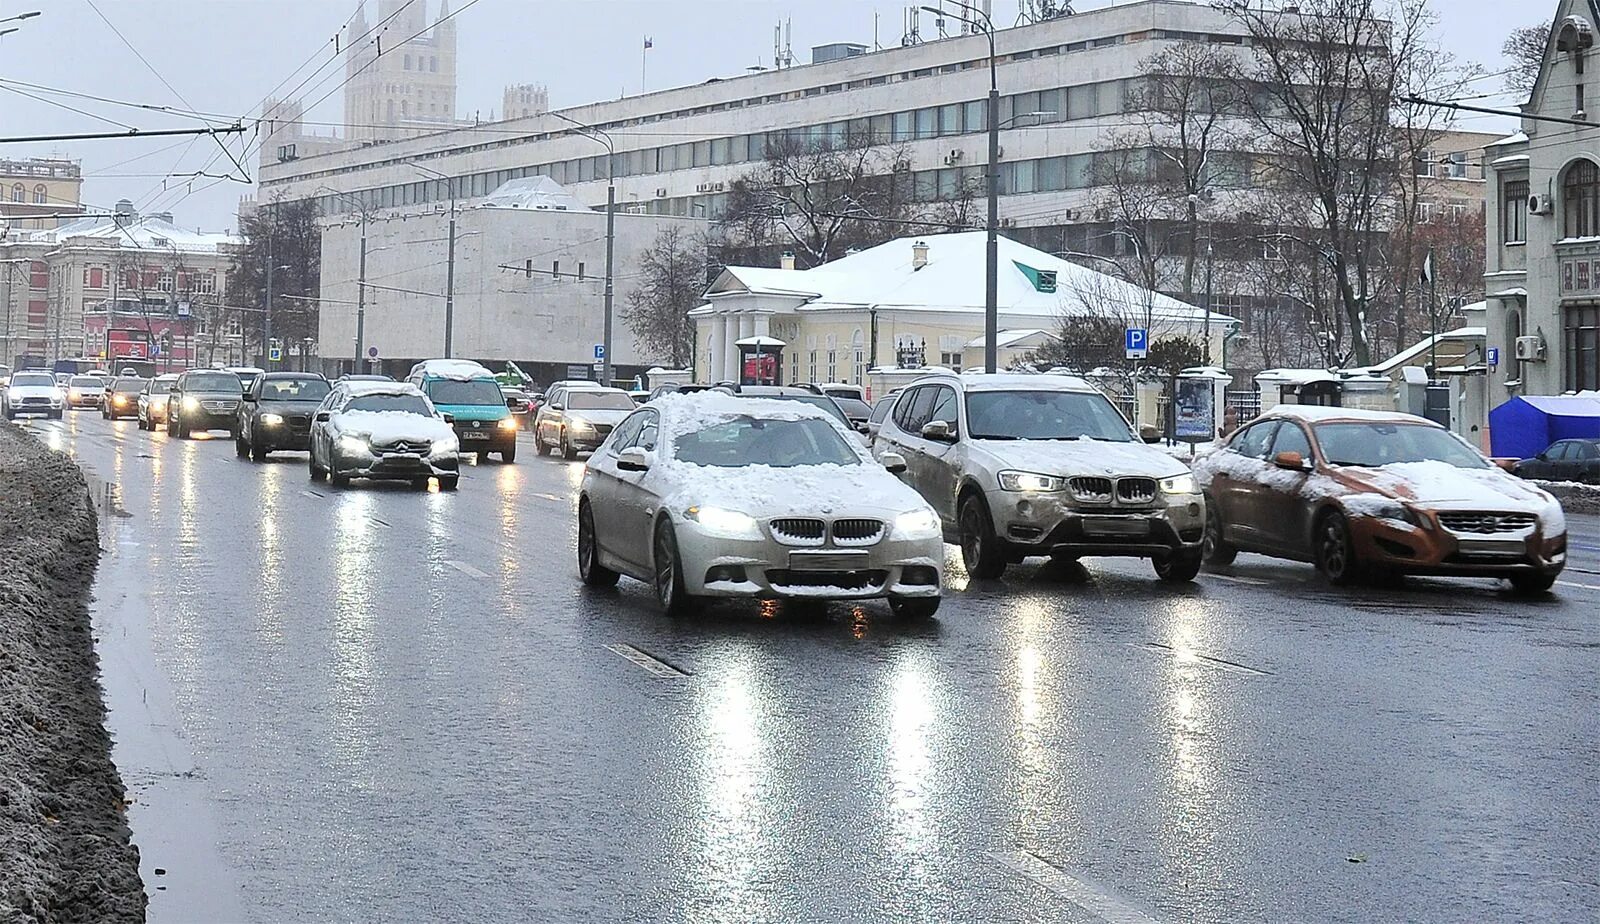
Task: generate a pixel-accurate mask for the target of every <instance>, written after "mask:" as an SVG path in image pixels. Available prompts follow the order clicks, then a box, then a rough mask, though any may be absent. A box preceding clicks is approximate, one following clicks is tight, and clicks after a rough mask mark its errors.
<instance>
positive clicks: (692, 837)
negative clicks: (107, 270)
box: [28, 415, 1600, 922]
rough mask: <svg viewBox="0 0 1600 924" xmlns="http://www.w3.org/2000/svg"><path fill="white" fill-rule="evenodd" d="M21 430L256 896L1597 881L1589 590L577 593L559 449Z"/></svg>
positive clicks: (815, 896) (1119, 566)
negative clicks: (392, 450) (514, 461)
mask: <svg viewBox="0 0 1600 924" xmlns="http://www.w3.org/2000/svg"><path fill="white" fill-rule="evenodd" d="M28 426H29V427H30V429H32V430H34V431H35V432H37V433H39V434H40V435H41V438H42V439H44V440H45V441H46V443H47V444H51V445H57V446H59V448H62V449H65V450H68V451H72V452H75V453H76V454H77V455H78V456H79V458H80V459H81V460H82V461H83V462H84V463H85V464H86V466H87V467H88V468H89V470H90V472H91V474H92V475H93V476H94V477H96V478H97V479H101V480H103V481H105V482H107V483H108V484H109V485H111V487H112V489H114V494H115V496H117V497H118V498H120V503H121V505H122V507H123V508H125V509H126V511H127V513H128V514H129V516H128V518H127V519H125V520H119V522H118V525H117V529H116V531H115V532H114V533H110V534H108V535H109V536H110V538H109V539H108V540H106V541H107V542H108V545H109V547H108V550H107V555H106V558H105V560H104V561H103V563H102V568H101V573H100V585H99V587H98V588H97V589H98V590H99V592H100V596H101V597H102V599H108V600H114V599H117V598H118V596H119V595H120V594H123V593H131V594H134V595H138V596H140V597H142V598H143V600H144V602H145V603H146V605H147V607H148V610H149V612H150V614H151V636H152V639H153V643H154V646H155V649H156V650H155V655H154V657H155V662H156V664H157V665H158V666H159V668H160V672H161V673H162V674H163V675H164V676H165V677H166V679H167V681H168V682H169V683H170V684H171V688H172V698H173V700H174V702H175V704H176V707H175V708H176V709H177V712H178V716H177V719H178V721H179V722H180V723H181V725H182V732H183V735H184V736H185V737H186V739H187V741H188V743H189V744H190V745H191V746H192V747H193V749H194V752H195V754H194V756H195V758H196V761H197V764H198V766H199V767H200V768H201V769H202V772H203V775H204V780H205V784H206V791H207V792H208V794H209V797H210V799H212V800H213V801H214V809H215V812H216V815H217V819H218V828H219V841H220V843H219V847H220V850H221V853H222V857H223V859H224V860H225V861H226V862H227V863H228V865H230V866H231V867H232V868H233V869H234V870H235V871H236V872H237V876H238V880H239V888H240V891H241V896H240V897H241V901H242V904H243V905H244V907H246V908H248V909H250V910H251V913H252V915H253V919H254V920H256V921H263V922H266V921H279V920H327V921H334V920H421V919H455V920H537V921H573V920H584V921H641V920H650V921H696V922H699V921H728V922H746V921H813V920H814V921H830V922H831V921H857V920H862V921H867V920H885V921H930V920H951V921H976V920H993V921H1008V922H1009V921H1068V922H1073V921H1094V920H1101V919H1105V918H1106V917H1108V915H1107V913H1106V912H1105V909H1107V908H1112V909H1124V910H1125V911H1126V912H1127V914H1128V915H1130V917H1129V919H1130V920H1131V919H1138V918H1135V917H1131V916H1134V915H1143V916H1144V917H1145V918H1146V919H1151V920H1161V921H1218V922H1221V921H1229V922H1232V921H1284V920H1402V919H1404V920H1491V919H1494V920H1502V919H1528V920H1535V919H1537V920H1578V919H1593V918H1594V917H1595V916H1596V914H1597V912H1600V883H1597V881H1596V876H1595V873H1594V866H1593V857H1592V849H1593V845H1594V844H1595V843H1597V842H1600V821H1597V818H1600V812H1597V808H1600V769H1597V765H1600V762H1597V761H1595V759H1594V757H1595V753H1594V742H1595V741H1596V740H1600V739H1597V732H1600V701H1597V700H1600V683H1597V680H1600V666H1597V662H1596V658H1595V652H1596V651H1597V650H1600V630H1597V629H1596V627H1595V620H1594V613H1595V612H1596V607H1597V605H1600V591H1597V590H1590V589H1586V588H1583V587H1571V586H1568V587H1562V588H1560V592H1559V593H1558V595H1557V596H1556V597H1554V598H1551V599H1549V600H1544V601H1533V602H1525V601H1517V600H1514V599H1512V598H1510V597H1508V596H1506V595H1504V594H1503V593H1501V592H1499V591H1497V590H1496V589H1494V588H1493V586H1492V585H1490V584H1489V583H1488V582H1481V581H1480V582H1441V581H1412V582H1411V583H1410V584H1409V585H1408V587H1407V588H1406V589H1403V590H1399V591H1388V592H1382V593H1381V594H1380V593H1379V592H1376V591H1367V592H1365V593H1364V594H1361V593H1343V592H1334V591H1331V590H1329V589H1327V588H1325V587H1322V586H1320V585H1318V584H1316V583H1315V582H1313V581H1311V580H1310V572H1309V570H1308V569H1306V568H1304V567H1301V566H1297V565H1287V564H1279V563H1272V562H1268V561H1266V560H1264V559H1259V558H1253V557H1250V556H1246V557H1245V558H1243V559H1241V563H1240V564H1239V565H1238V566H1236V568H1235V569H1234V571H1233V575H1234V577H1236V578H1238V579H1239V580H1226V579H1222V578H1216V577H1207V578H1202V582H1201V583H1200V584H1199V585H1198V586H1197V587H1195V588H1193V589H1189V590H1185V591H1178V592H1174V591H1172V590H1171V589H1169V588H1166V587H1163V586H1161V585H1159V584H1158V583H1157V582H1155V581H1154V580H1153V579H1151V578H1150V577H1149V576H1148V566H1146V565H1144V564H1142V563H1137V562H1129V563H1102V562H1094V563H1091V564H1090V566H1089V568H1088V570H1087V572H1082V571H1077V570H1075V569H1069V568H1060V567H1031V566H1030V567H1020V568H1017V569H1014V571H1013V573H1012V574H1011V575H1010V576H1008V578H1007V579H1006V580H1005V581H1004V582H1003V583H1000V584H981V583H975V584H972V585H971V586H968V585H967V582H966V578H965V575H963V574H961V573H960V568H959V564H953V567H952V573H951V576H950V580H949V582H948V587H949V596H948V597H947V600H946V605H945V608H944V609H943V610H942V611H941V613H940V618H939V619H938V620H937V621H936V622H933V623H929V624H925V625H907V624H900V623H897V622H896V621H894V620H892V619H891V618H890V617H889V616H888V614H887V611H886V610H885V608H883V607H882V606H881V605H876V604H873V605H867V606H862V607H843V606H835V607H833V608H832V609H831V610H830V611H829V613H828V615H827V616H826V617H823V618H815V617H800V616H798V615H796V614H794V613H789V612H785V611H784V610H783V609H782V608H781V607H765V608H762V607H755V606H734V605H721V606H716V607H713V608H711V609H710V610H708V611H707V612H706V613H704V614H703V615H701V616H699V617H697V618H694V619H688V620H683V621H681V622H671V621H668V620H666V619H665V618H663V617H661V616H659V615H658V614H657V613H656V612H655V610H654V608H653V606H652V605H651V602H650V598H649V595H648V593H647V592H646V591H645V590H644V589H643V588H642V587H641V586H639V585H637V584H631V583H630V582H627V581H624V582H623V584H622V585H621V586H620V587H619V588H618V589H616V590H615V591H608V592H600V593H592V592H585V591H584V590H583V589H582V588H581V586H580V585H579V584H578V581H577V578H576V575H575V569H574V567H573V563H572V551H571V549H572V546H573V535H574V527H573V516H572V502H571V498H572V496H573V491H574V488H575V486H576V484H577V480H578V477H579V472H580V468H579V466H578V465H574V464H569V463H563V462H558V461H552V460H544V459H539V458H536V457H534V456H533V455H532V453H531V452H530V453H527V458H526V459H525V461H524V462H523V463H522V464H519V465H515V466H504V465H499V464H488V465H484V466H481V467H469V468H468V469H467V470H466V474H465V477H464V478H463V481H462V484H461V488H460V490H459V491H458V492H455V493H438V492H429V493H422V492H416V491H413V490H410V489H407V488H395V487H389V486H375V487H370V488H369V487H360V486H358V487H356V488H351V489H337V488H333V487H332V486H330V485H328V484H326V483H323V482H318V483H313V482H311V481H309V479H308V478H307V473H306V465H305V460H304V456H303V455H294V454H288V455H283V456H275V457H274V458H273V460H272V461H271V462H269V463H267V464H262V465H253V464H250V463H247V462H242V461H239V460H237V459H235V458H234V454H233V452H232V447H231V445H230V444H229V443H228V441H226V440H223V439H214V440H209V441H197V442H180V441H175V440H169V439H167V438H166V436H165V435H163V434H146V433H143V432H140V431H138V430H137V429H136V428H135V427H134V425H133V424H132V423H131V422H123V423H118V424H109V423H106V422H103V421H101V420H99V419H98V418H91V417H85V416H82V415H74V416H72V417H71V418H69V419H68V420H67V421H64V422H36V423H31V424H29V425H28ZM952 551H953V550H952ZM957 561H958V559H957ZM475 574H481V575H484V576H483V577H481V578H480V577H476V576H474V575H475ZM1574 580H1575V582H1577V583H1592V584H1596V585H1600V577H1597V578H1584V577H1575V578H1574ZM1257 582H1259V583H1257ZM115 618H116V614H114V613H101V614H98V616H97V619H98V620H99V623H98V624H99V625H100V626H101V628H102V630H103V629H104V628H105V627H106V625H107V624H108V620H109V621H110V622H111V623H114V621H115ZM102 639H103V644H116V641H115V634H114V633H107V632H104V631H102ZM607 645H612V646H617V645H631V646H634V647H635V648H637V649H638V650H639V651H640V652H642V653H643V654H642V656H643V657H646V658H649V657H654V658H659V659H661V660H662V661H664V662H665V663H666V664H668V665H670V666H671V667H676V668H680V669H682V670H683V671H684V672H686V673H687V675H688V676H680V677H671V672H670V671H669V672H668V674H667V676H668V677H669V678H670V679H663V678H662V677H658V676H655V675H654V674H652V673H650V672H649V671H647V670H645V669H642V668H641V666H639V665H638V664H635V663H632V662H630V661H629V660H627V659H625V658H622V657H618V656H617V654H616V653H615V651H613V650H612V649H608V648H607V647H605V646H607ZM135 817H136V823H137V816H135ZM1019 856H1020V857H1023V858H1024V860H1025V862H1022V863H1018V862H1015V861H1014V860H1006V859H1005V858H1007V857H1012V858H1014V857H1019ZM1352 858H1355V859H1358V860H1360V861H1361V862H1359V863H1356V862H1351V859H1352ZM146 859H147V861H149V860H150V858H148V857H147V858H146ZM157 859H160V860H161V863H162V864H164V865H166V866H176V865H178V864H181V863H182V862H183V860H182V858H181V857H168V858H164V859H162V858H157ZM1028 864H1032V866H1031V867H1030V866H1029V865H1028ZM1029 868H1033V869H1038V870H1043V871H1045V872H1046V873H1048V874H1049V875H1040V876H1031V875H1028V874H1026V872H1025V871H1026V870H1027V869H1029ZM1019 870H1023V871H1024V872H1022V873H1019ZM178 898H180V899H181V896H180V897H178ZM173 901H175V898H174V897H173V896H171V895H163V896H162V897H161V898H159V899H158V900H157V901H156V902H155V903H154V904H153V905H152V919H153V920H156V921H160V920H162V919H163V918H162V916H161V913H162V909H163V908H171V907H174V906H173V905H172V904H170V903H171V902H173ZM1108 903H1109V904H1108ZM1093 909H1098V911H1096V910H1093ZM166 919H168V920H170V919H172V918H170V917H169V918H166Z"/></svg>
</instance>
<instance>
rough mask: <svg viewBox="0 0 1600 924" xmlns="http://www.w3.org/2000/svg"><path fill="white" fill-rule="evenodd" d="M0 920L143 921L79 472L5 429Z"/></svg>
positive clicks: (0, 513)
mask: <svg viewBox="0 0 1600 924" xmlns="http://www.w3.org/2000/svg"><path fill="white" fill-rule="evenodd" d="M0 548H3V549H4V550H5V552H6V557H7V562H6V567H5V568H4V569H0V921H7V922H10V921H50V922H76V921H83V922H90V921H93V922H115V921H143V920H144V909H145V895H144V890H143V885H142V883H141V882H140V880H139V854H138V850H137V849H136V848H135V847H133V846H132V844H130V843H129V831H128V825H127V820H126V817H125V816H124V814H123V798H124V795H123V792H124V790H123V786H122V781H121V779H120V778H119V777H118V775H117V771H116V768H115V767H114V766H113V765H112V763H111V741H110V738H109V737H108V736H107V734H106V731H105V705H104V703H103V701H102V699H101V693H100V686H99V682H98V679H97V676H96V672H97V667H96V660H95V653H94V641H93V638H92V637H91V635H90V629H89V613H88V599H89V588H90V582H91V581H92V580H93V577H94V568H95V563H96V561H97V559H98V558H99V547H98V537H97V535H96V533H95V520H94V511H93V508H92V507H90V505H89V498H88V491H87V489H86V488H85V486H84V481H83V476H82V475H81V474H80V473H79V472H78V470H77V468H76V467H75V466H74V465H73V464H72V463H71V461H69V460H68V459H67V457H65V456H63V455H61V454H59V453H54V452H50V451H48V450H46V449H45V448H44V447H42V446H40V445H39V444H38V443H37V442H36V441H35V440H34V439H33V438H32V437H30V436H28V435H27V434H26V433H24V432H23V431H22V430H21V429H19V428H17V427H15V426H13V425H11V424H0Z"/></svg>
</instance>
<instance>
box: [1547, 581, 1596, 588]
mask: <svg viewBox="0 0 1600 924" xmlns="http://www.w3.org/2000/svg"><path fill="white" fill-rule="evenodd" d="M1556 583H1557V584H1560V585H1561V586H1562V587H1581V588H1583V589H1584V590H1600V584H1579V583H1578V582H1576V581H1556Z"/></svg>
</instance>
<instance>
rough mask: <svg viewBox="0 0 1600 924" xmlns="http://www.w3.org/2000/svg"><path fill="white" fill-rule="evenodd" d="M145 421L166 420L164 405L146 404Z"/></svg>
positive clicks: (165, 407)
mask: <svg viewBox="0 0 1600 924" xmlns="http://www.w3.org/2000/svg"><path fill="white" fill-rule="evenodd" d="M144 418H145V420H153V421H165V420H166V419H167V406H166V404H164V403H163V404H146V405H145V406H144Z"/></svg>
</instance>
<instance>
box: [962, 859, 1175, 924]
mask: <svg viewBox="0 0 1600 924" xmlns="http://www.w3.org/2000/svg"><path fill="white" fill-rule="evenodd" d="M989 858H990V859H992V860H994V861H995V862H996V863H998V864H1000V865H1001V866H1003V867H1005V868H1006V869H1008V870H1010V871H1011V872H1013V873H1016V874H1017V875H1018V876H1021V877H1022V878H1024V879H1027V880H1029V881H1030V882H1033V883H1035V884H1037V885H1040V886H1043V887H1044V888H1046V889H1048V890H1049V891H1051V892H1054V893H1055V894H1057V895H1059V896H1061V897H1062V898H1064V899H1066V900H1067V901H1069V902H1071V903H1073V904H1074V905H1077V906H1078V907H1079V908H1082V909H1083V910H1084V911H1087V912H1089V913H1090V914H1092V915H1094V916H1095V917H1096V918H1098V919H1100V920H1101V921H1104V922H1106V924H1159V922H1158V921H1157V919H1156V918H1153V917H1151V916H1150V915H1148V914H1145V913H1144V912H1143V911H1140V910H1139V909H1138V908H1135V907H1134V906H1132V905H1130V904H1128V903H1127V902H1125V901H1123V900H1122V899H1120V898H1117V897H1116V896H1114V895H1112V894H1111V893H1110V892H1108V891H1106V890H1105V889H1104V888H1101V887H1100V886H1098V885H1096V884H1095V883H1093V882H1090V881H1088V880H1086V879H1080V878H1078V877H1077V876H1074V875H1072V874H1070V873H1068V872H1067V871H1065V870H1063V869H1061V868H1060V867H1059V866H1056V865H1055V864H1053V863H1050V862H1048V861H1046V860H1045V859H1043V858H1042V857H1040V856H1039V855H1038V854H1036V853H1033V852H1032V851H1029V850H1023V849H1021V848H1016V849H1013V850H991V851H989Z"/></svg>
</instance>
